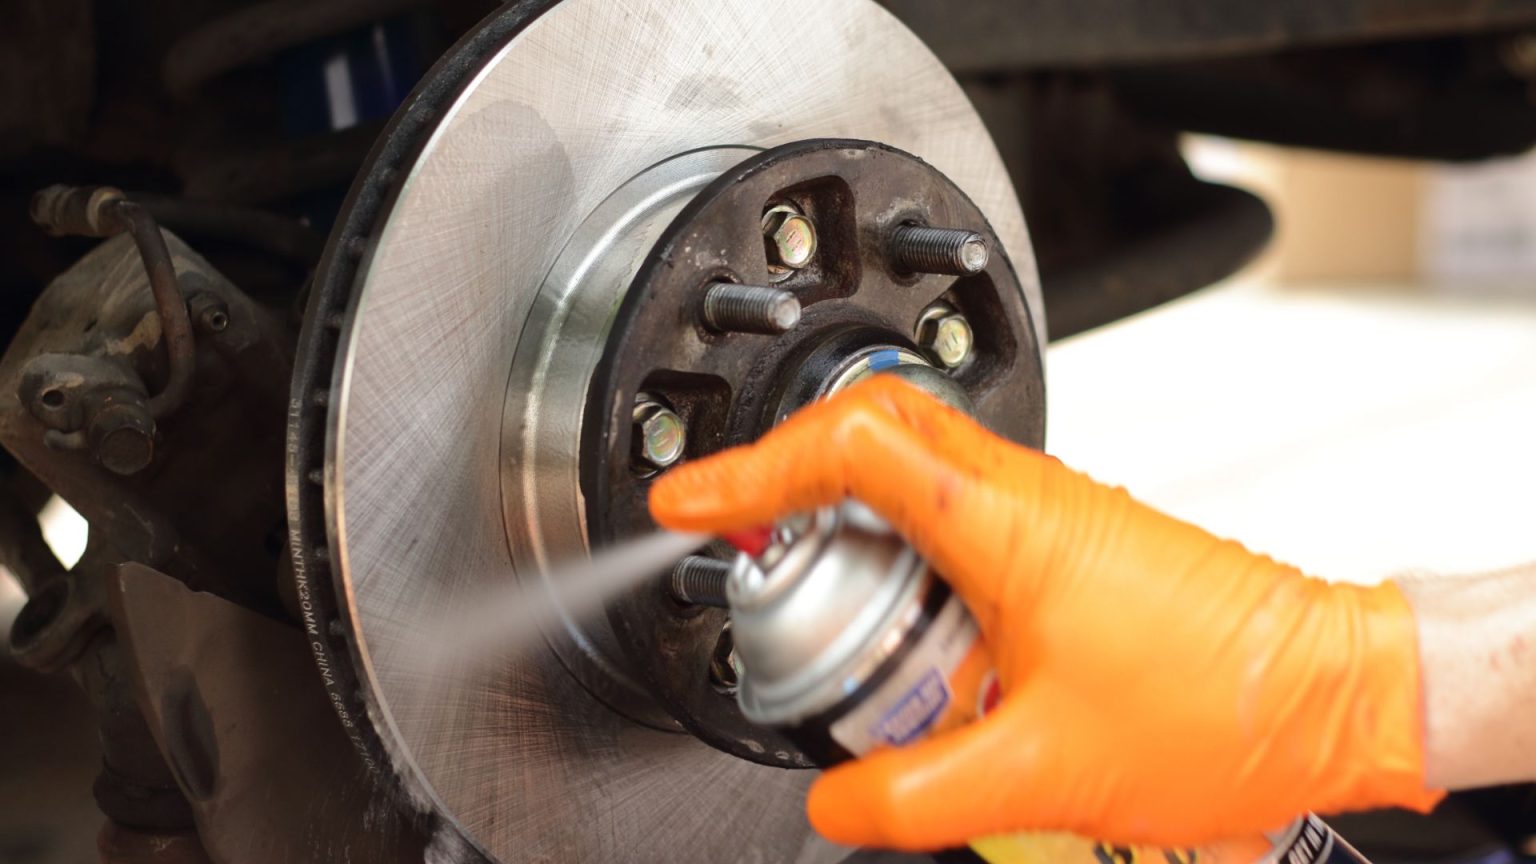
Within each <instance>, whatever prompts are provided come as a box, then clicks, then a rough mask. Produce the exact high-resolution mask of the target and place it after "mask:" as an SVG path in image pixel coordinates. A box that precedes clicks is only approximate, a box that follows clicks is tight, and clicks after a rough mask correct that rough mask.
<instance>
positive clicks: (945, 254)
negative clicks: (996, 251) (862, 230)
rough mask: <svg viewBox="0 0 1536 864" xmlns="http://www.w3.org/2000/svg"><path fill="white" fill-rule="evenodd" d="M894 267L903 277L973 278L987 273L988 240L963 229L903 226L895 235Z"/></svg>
mask: <svg viewBox="0 0 1536 864" xmlns="http://www.w3.org/2000/svg"><path fill="white" fill-rule="evenodd" d="M887 251H888V253H889V254H890V257H891V263H892V264H893V265H894V266H895V267H896V269H897V270H900V271H902V272H903V273H941V274H946V275H949V276H969V275H971V274H972V273H980V272H981V271H983V270H985V269H987V262H988V261H990V260H991V258H992V251H991V249H989V248H988V247H987V238H985V237H983V236H981V235H980V234H978V233H976V232H975V231H967V230H965V229H963V228H929V227H927V226H924V225H903V226H901V227H900V228H897V229H896V230H895V231H894V232H893V233H892V234H891V241H890V244H889V245H888V247H887Z"/></svg>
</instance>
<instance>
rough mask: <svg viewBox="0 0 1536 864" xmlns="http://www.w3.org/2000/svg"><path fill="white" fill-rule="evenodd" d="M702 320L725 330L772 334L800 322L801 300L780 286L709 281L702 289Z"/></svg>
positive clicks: (711, 327)
mask: <svg viewBox="0 0 1536 864" xmlns="http://www.w3.org/2000/svg"><path fill="white" fill-rule="evenodd" d="M704 323H705V324H707V325H708V326H709V328H710V329H711V330H718V331H721V332H724V333H763V334H767V335H769V336H773V335H776V334H779V333H783V332H784V331H786V330H789V329H791V328H793V327H794V326H795V325H796V324H799V323H800V301H799V300H798V299H796V297H795V295H794V294H791V293H790V292H788V291H785V290H783V289H781V288H768V287H764V286H762V285H737V284H736V283H734V282H712V283H710V285H709V287H708V288H706V289H705V291H704Z"/></svg>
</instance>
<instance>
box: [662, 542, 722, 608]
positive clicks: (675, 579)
mask: <svg viewBox="0 0 1536 864" xmlns="http://www.w3.org/2000/svg"><path fill="white" fill-rule="evenodd" d="M730 573H731V565H730V564H727V563H726V562H724V561H721V560H719V559H716V558H710V557H708V556H705V555H689V556H688V557H686V558H684V559H683V560H681V561H679V562H677V566H675V567H673V568H672V573H671V575H670V576H669V577H668V578H667V591H668V593H670V594H671V595H672V599H674V600H676V601H677V602H679V603H687V604H689V605H692V606H714V607H716V608H719V609H724V608H726V607H727V606H729V605H730V604H728V603H727V602H726V600H725V580H726V577H727V576H729V575H730Z"/></svg>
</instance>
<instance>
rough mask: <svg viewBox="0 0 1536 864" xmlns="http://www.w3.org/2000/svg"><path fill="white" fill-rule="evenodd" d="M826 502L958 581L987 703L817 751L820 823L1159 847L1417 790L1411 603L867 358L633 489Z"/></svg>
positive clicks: (725, 527) (665, 512)
mask: <svg viewBox="0 0 1536 864" xmlns="http://www.w3.org/2000/svg"><path fill="white" fill-rule="evenodd" d="M847 497H854V498H857V499H859V500H861V501H863V502H864V503H866V504H868V505H869V506H871V507H872V508H874V509H875V510H876V511H878V512H879V513H880V514H882V515H883V516H884V517H885V518H886V519H888V520H889V521H890V522H891V523H892V524H893V525H894V526H895V527H896V528H897V530H899V531H900V532H901V533H902V534H903V535H904V536H906V537H907V539H908V540H909V541H910V542H911V543H912V544H913V545H914V546H915V547H916V548H917V549H918V550H919V551H920V552H922V553H923V554H924V555H925V556H927V558H928V559H929V560H930V561H931V562H933V564H934V565H935V567H936V568H937V570H938V571H939V572H940V573H941V574H943V575H944V577H945V578H946V579H947V580H948V581H949V582H950V583H951V584H952V585H953V586H954V587H955V590H956V591H957V592H958V593H959V595H960V596H961V597H962V598H963V599H964V600H965V602H966V604H967V605H968V606H969V607H970V609H971V611H972V612H973V613H974V614H975V616H976V618H977V620H978V622H979V623H980V626H981V631H982V634H983V639H984V640H985V642H986V645H987V650H988V651H989V653H990V654H991V656H992V659H993V661H994V663H995V666H996V669H997V672H998V675H999V677H1000V681H1001V692H1002V702H1001V704H1000V705H999V706H998V707H997V708H996V710H995V711H993V712H992V713H989V714H988V715H987V716H986V717H985V718H984V719H982V720H980V721H978V722H975V723H971V724H969V725H965V726H962V727H960V728H957V729H951V730H947V731H944V732H941V733H939V734H936V735H934V736H932V737H929V738H927V739H926V740H923V741H920V742H918V743H915V744H913V745H911V746H908V747H902V748H899V749H886V750H881V751H878V752H876V753H873V754H870V755H868V756H866V757H864V758H862V759H859V760H858V761H856V762H853V763H849V764H846V765H841V766H838V767H836V768H833V769H831V770H829V771H827V772H826V773H825V774H824V775H823V776H822V777H821V778H820V779H819V780H818V781H817V783H816V784H815V786H814V787H813V788H812V790H811V793H810V796H809V802H808V809H809V813H810V818H811V822H812V823H813V824H814V825H815V827H816V828H817V830H819V831H820V832H821V833H822V834H823V835H825V836H826V837H827V838H829V839H831V840H833V841H835V842H839V843H846V844H849V845H863V846H877V847H884V848H898V849H912V850H927V849H938V848H947V847H954V846H959V845H962V844H963V843H965V842H966V841H968V840H971V839H974V838H981V837H988V836H992V835H999V834H1014V833H1018V832H1021V831H1026V830H1029V831H1059V832H1071V833H1073V834H1076V835H1079V836H1083V837H1097V838H1103V839H1104V840H1105V841H1106V842H1107V843H1112V844H1144V845H1148V846H1156V847H1162V848H1169V849H1179V848H1187V847H1196V846H1201V845H1202V844H1206V845H1208V844H1213V843H1217V842H1218V841H1220V840H1222V838H1230V837H1257V836H1259V835H1261V834H1262V833H1263V832H1266V831H1271V830H1275V829H1278V828H1281V827H1283V826H1284V825H1286V824H1287V823H1288V822H1290V821H1292V819H1294V818H1295V817H1297V816H1299V815H1301V814H1302V813H1303V812H1305V811H1307V810H1309V809H1312V810H1323V811H1329V812H1332V811H1340V810H1350V809H1358V808H1365V807H1377V806H1392V805H1396V806H1404V807H1411V808H1415V809H1421V810H1422V809H1427V808H1428V807H1430V806H1432V805H1433V803H1434V802H1435V801H1436V800H1438V798H1439V797H1440V796H1439V793H1437V792H1435V791H1432V790H1429V789H1427V788H1425V786H1424V773H1423V772H1424V755H1423V742H1422V738H1423V731H1422V717H1421V709H1420V680H1419V667H1418V654H1417V646H1416V635H1415V627H1414V620H1413V616H1412V612H1411V610H1410V608H1409V606H1408V604H1407V602H1406V601H1405V600H1404V598H1403V595H1402V593H1401V592H1400V591H1399V590H1398V588H1397V587H1396V586H1395V585H1391V584H1385V585H1381V586H1376V587H1369V588H1366V587H1358V586H1350V585H1330V584H1328V583H1325V582H1322V581H1320V580H1317V579H1313V578H1310V577H1308V576H1306V575H1304V574H1302V573H1301V572H1299V571H1297V570H1296V569H1295V568H1292V567H1288V566H1286V565H1283V564H1278V563H1276V562H1274V561H1272V560H1270V559H1268V558H1264V557H1261V556H1258V555H1254V554H1253V553H1250V552H1248V551H1247V550H1246V549H1244V548H1243V547H1242V546H1240V545H1238V544H1237V543H1233V542H1230V541H1224V540H1220V539H1218V538H1216V537H1213V536H1212V535H1210V534H1208V533H1206V532H1205V531H1202V530H1200V529H1199V528H1196V527H1194V526H1192V525H1188V524H1186V523H1183V522H1180V521H1178V520H1176V519H1173V518H1171V517H1169V516H1166V515H1164V514H1162V513H1159V512H1157V511H1155V510H1152V509H1151V508H1149V507H1146V506H1144V505H1142V504H1140V503H1138V502H1137V501H1135V500H1134V499H1132V498H1131V497H1130V495H1128V494H1127V493H1126V492H1125V491H1124V490H1122V489H1116V488H1111V487H1108V486H1104V485H1101V484H1099V483H1096V482H1094V481H1093V480H1091V479H1089V478H1088V477H1086V476H1084V475H1082V474H1078V473H1076V472H1074V471H1072V470H1070V469H1068V468H1066V467H1064V466H1063V465H1061V463H1059V462H1058V461H1056V460H1055V459H1052V458H1050V457H1048V456H1045V455H1043V454H1041V453H1038V452H1036V451H1033V450H1030V449H1027V448H1023V447H1019V446H1017V445H1014V444H1012V443H1010V442H1007V441H1004V440H1002V439H1000V438H997V437H995V436H993V435H992V434H991V433H989V432H987V431H986V430H985V429H983V428H981V427H980V426H978V425H977V424H976V423H975V422H974V421H972V420H971V419H969V418H967V417H965V416H964V415H962V414H960V413H958V412H956V411H953V410H951V409H949V408H946V407H944V406H943V405H941V404H940V403H939V402H937V401H936V400H934V399H933V398H931V397H930V396H928V395H926V394H924V393H923V392H921V391H920V390H918V389H916V388H914V387H912V386H911V385H909V384H906V383H905V382H903V381H900V380H897V379H894V378H887V377H876V378H875V379H873V380H871V381H869V382H867V383H864V384H861V385H859V386H856V387H853V388H851V389H849V390H848V391H846V392H844V393H842V394H839V395H838V396H835V397H833V398H832V399H829V400H827V401H825V402H822V403H819V404H816V405H812V406H811V407H809V408H806V409H804V410H803V411H801V412H800V413H799V414H797V415H796V416H794V417H792V418H790V419H789V420H788V421H787V422H785V423H784V424H782V425H781V426H780V427H778V428H777V429H775V430H774V431H773V432H771V433H769V434H768V435H766V436H764V438H763V439H762V441H761V442H759V443H757V444H755V445H752V446H748V447H743V448H738V449H735V450H731V451H728V452H725V453H722V454H719V455H717V456H715V457H712V458H710V459H705V460H701V461H699V462H697V463H694V464H691V465H686V466H683V467H681V468H679V469H675V470H673V471H672V472H671V473H669V474H668V475H667V476H665V477H664V478H662V479H661V480H660V481H658V482H657V483H656V485H655V486H654V487H653V489H652V493H651V508H652V512H653V513H654V515H655V517H656V519H657V521H659V522H660V523H661V524H663V525H665V526H667V527H669V528H673V529H678V530H688V531H712V532H722V531H734V530H740V529H743V528H746V527H749V526H754V525H761V524H764V523H768V522H771V521H773V520H775V519H777V518H779V517H781V516H783V515H785V514H787V513H791V512H799V511H808V510H811V509H813V508H816V507H820V506H825V505H829V504H833V503H836V502H838V501H840V500H843V499H844V498H847ZM992 842H993V841H982V842H981V843H980V846H981V847H982V848H988V847H989V846H990V844H991V843H992ZM996 842H997V843H999V844H1001V843H1004V842H1018V841H1017V840H1016V838H1006V840H997V841H996ZM1023 842H1026V843H1027V842H1029V841H1023ZM1040 842H1046V843H1049V842H1053V841H1051V840H1049V839H1047V840H1043V841H1040ZM1060 842H1067V841H1065V840H1061V841H1060ZM995 851H996V850H994V852H995ZM1023 854H1030V853H1028V852H1027V851H1026V852H1025V853H1023ZM1159 854H1162V853H1159ZM1019 860H1025V861H1027V860H1030V859H1028V858H1020V859H1019ZM1054 860H1057V861H1061V860H1070V859H1061V858H1057V859H1054ZM1153 860H1156V859H1153Z"/></svg>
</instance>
